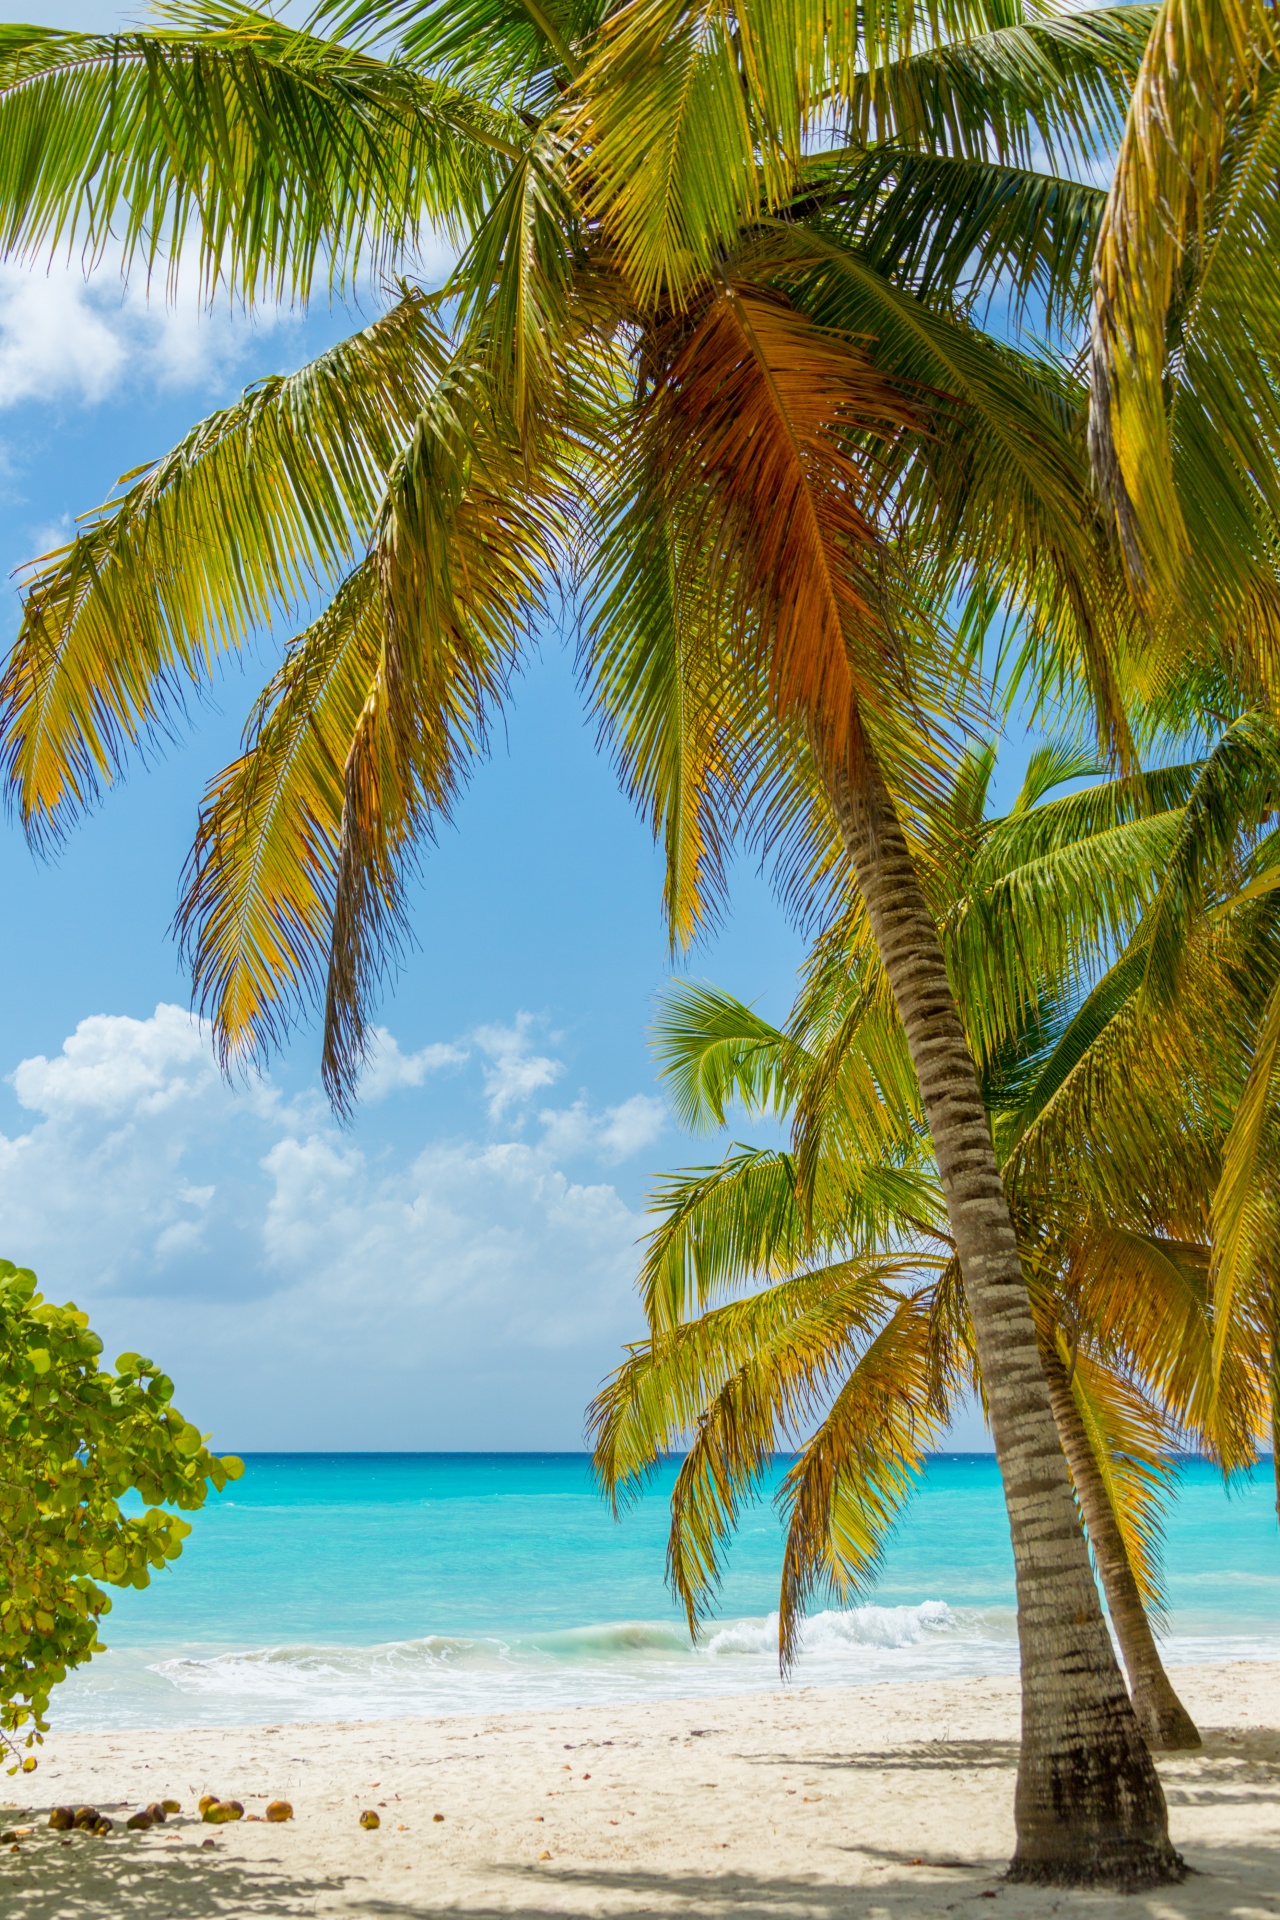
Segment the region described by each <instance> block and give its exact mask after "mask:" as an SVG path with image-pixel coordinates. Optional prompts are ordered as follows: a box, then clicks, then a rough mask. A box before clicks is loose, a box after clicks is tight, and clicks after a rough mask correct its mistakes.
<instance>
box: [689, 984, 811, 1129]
mask: <svg viewBox="0 0 1280 1920" xmlns="http://www.w3.org/2000/svg"><path fill="white" fill-rule="evenodd" d="M651 1034H652V1045H653V1050H654V1053H655V1055H656V1057H657V1061H658V1074H659V1077H660V1079H661V1080H662V1083H663V1088H664V1090H665V1092H666V1094H667V1098H668V1099H669V1100H670V1102H671V1108H672V1111H673V1113H674V1114H675V1116H676V1118H677V1119H678V1120H679V1122H680V1124H681V1126H683V1127H687V1128H689V1129H690V1130H691V1131H693V1130H695V1129H702V1130H706V1129H709V1128H711V1127H723V1126H724V1125H725V1123H726V1110H727V1108H728V1105H729V1103H730V1101H732V1100H740V1101H742V1103H743V1104H744V1106H745V1107H746V1109H747V1111H748V1113H752V1114H765V1113H768V1112H770V1111H771V1110H778V1111H785V1109H786V1108H787V1107H789V1106H790V1105H791V1103H792V1101H793V1099H794V1098H795V1095H796V1091H797V1089H798V1085H799V1081H800V1077H801V1075H802V1073H803V1071H804V1068H805V1066H806V1064H807V1056H806V1054H805V1052H804V1050H803V1048H801V1047H800V1046H798V1045H797V1043H796V1042H795V1041H794V1040H792V1039H790V1038H789V1037H788V1036H787V1035H786V1034H785V1033H783V1032H782V1031H781V1029H780V1028H778V1027H775V1026H772V1025H771V1024H770V1022H769V1021H767V1020H765V1019H763V1018H762V1017H761V1016H760V1015H759V1014H757V1013H754V1012H753V1011H752V1009H751V1008H750V1007H748V1006H745V1005H744V1004H743V1002H742V1001H741V1000H737V999H735V998H734V996H733V995H732V994H728V993H722V992H721V991H720V990H719V989H718V988H716V987H712V986H706V985H701V984H698V983H696V982H693V981H683V980H681V981H673V982H671V983H670V984H669V985H668V987H667V989H666V991H665V992H664V993H663V995H662V998H661V1000H660V1001H659V1003H658V1012H657V1016H656V1017H655V1019H654V1022H653V1026H652V1029H651Z"/></svg>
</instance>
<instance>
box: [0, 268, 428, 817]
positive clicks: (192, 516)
mask: <svg viewBox="0 0 1280 1920" xmlns="http://www.w3.org/2000/svg"><path fill="white" fill-rule="evenodd" d="M444 355H445V348H444V343H443V340H442V338H441V336H440V334H439V332H438V330H437V329H436V327H435V324H434V321H433V318H432V314H431V310H430V306H429V305H428V303H427V302H425V301H424V300H423V298H422V296H421V295H419V294H416V293H406V294H405V295H404V297H403V298H402V299H401V300H400V301H399V302H398V303H397V305H396V306H395V307H393V308H392V309H391V311H390V312H389V313H387V314H386V315H384V316H383V317H382V318H380V319H379V320H376V321H375V322H374V323H373V324H372V326H370V327H367V328H365V329H364V330H363V331H362V332H360V333H357V334H355V335H353V336H352V337H351V338H350V339H348V340H345V341H343V342H342V343H341V344H340V345H339V346H337V347H334V348H333V349H331V350H330V351H329V352H328V353H325V354H322V355H321V356H320V358H319V359H317V360H315V361H313V362H312V363H311V364H310V365H308V366H306V367H303V368H302V369H301V371H300V372H298V373H295V374H290V375H287V376H276V377H273V378H271V379H267V380H263V381H259V382H258V383H257V385H256V386H254V387H252V388H250V389H249V391H248V392H247V393H246V394H245V396H244V398H243V399H242V400H240V401H238V402H237V403H236V404H235V405H234V406H231V407H226V408H223V409H221V410H220V411H219V412H217V413H215V414H213V415H211V416H210V417H209V418H208V419H207V420H204V421H202V422H201V423H200V424H199V425H198V426H197V427H195V428H194V429H193V430H192V432H191V433H189V434H188V435H187V437H186V438H185V439H184V440H183V441H181V442H180V443H179V445H178V446H177V447H175V448H174V450H173V451H172V452H171V453H170V454H168V455H166V456H165V457H164V458H163V459H162V460H159V461H157V462H156V463H155V464H154V465H152V466H150V467H147V468H143V469H140V470H139V471H138V472H136V473H134V474H129V475H126V476H125V481H126V483H127V487H126V491H125V493H124V494H123V495H122V497H121V498H119V499H118V500H114V501H109V502H108V503H107V504H106V505H105V506H104V507H101V508H99V509H98V510H97V511H96V512H95V513H92V514H90V515H88V516H86V522H85V524H84V527H83V531H82V532H80V533H78V534H77V536H76V538H75V539H74V540H73V541H72V542H71V544H70V545H69V546H68V547H66V548H64V549H62V550H61V551H60V552H58V553H56V554H52V555H50V556H48V557H47V559H46V560H45V561H43V562H36V563H34V565H33V568H32V569H29V570H28V574H27V578H26V580H25V583H24V594H25V605H24V615H23V625H22V631H21V633H20V634H19V637H18V641H17V644H16V646H15V647H14V649H13V651H12V653H11V654H10V656H9V660H8V662H7V664H6V667H5V671H4V676H3V680H2V681H0V715H2V716H3V718H2V725H3V749H2V756H0V765H2V766H3V772H4V775H5V777H6V779H7V783H8V787H9V792H10V795H11V797H12V798H13V800H14V801H15V802H16V804H17V807H18V810H19V813H20V815H21V818H22V820H23V823H24V825H25V826H26V829H27V832H28V833H29V834H30V835H31V836H32V837H33V838H34V839H36V840H40V839H42V838H43V837H45V836H47V835H54V836H56V835H57V834H59V833H60V832H61V831H63V830H64V829H65V827H66V826H67V824H69V822H70V821H71V820H72V819H73V818H74V816H75V815H76V814H77V813H78V812H80V811H81V810H82V809H83V808H85V807H86V806H88V805H89V804H91V803H92V802H93V801H94V800H95V799H96V798H97V796H98V794H99V792H100V790H101V788H102V787H103V786H104V785H107V784H110V783H111V782H112V781H113V780H114V779H115V777H116V776H117V774H118V773H119V771H120V769H121V767H122V765H123V763H124V762H125V760H126V759H127V757H128V755H129V754H130V752H131V751H132V750H134V749H135V748H136V747H137V746H138V745H139V744H140V743H141V742H144V741H145V740H146V739H147V738H148V736H149V735H154V733H155V731H156V730H157V729H162V728H164V727H165V725H166V724H167V723H168V722H170V720H171V718H172V717H173V716H174V715H175V714H176V713H177V712H180V711H181V704H182V699H183V695H184V691H185V690H187V689H189V688H190V687H191V686H192V685H193V684H198V683H199V682H200V681H201V680H202V679H204V678H206V677H207V675H208V674H209V672H210V669H211V666H212V664H213V661H214V660H215V659H216V657H217V656H218V655H219V654H220V653H224V652H226V651H228V650H230V649H233V648H236V647H239V646H240V645H242V644H243V642H244V641H245V640H246V639H247V638H248V636H249V635H250V633H251V632H252V631H253V630H254V628H255V627H257V626H258V625H259V624H260V623H261V622H262V621H264V620H266V619H268V618H270V617H271V616H272V615H273V614H276V613H279V612H280V611H281V610H289V609H291V608H292V607H293V606H295V605H296V603H297V602H298V601H299V600H300V599H301V598H303V597H305V596H306V595H307V594H308V593H309V592H310V591H313V590H314V589H315V588H316V587H320V588H323V587H324V586H325V584H326V583H328V582H331V581H332V580H333V579H334V578H335V577H337V576H338V575H340V574H341V572H342V571H344V570H345V569H346V568H348V567H349V566H350V565H351V563H352V561H353V560H354V558H355V557H356V555H357V554H358V553H359V551H360V550H361V549H362V548H363V547H364V546H365V544H366V542H367V541H368V539H369V537H370V535H371V533H372V530H373V524H374V521H375V518H376V516H377V513H378V510H379V505H380V501H381V498H382V494H383V490H384V488H385V486H386V482H387V477H388V474H389V473H390V471H391V468H392V466H393V465H394V462H395V460H396V459H397V458H398V456H399V454H400V451H401V448H402V447H403V444H404V441H405V439H406V438H407V436H408V434H409V433H410V432H411V430H412V427H413V423H414V421H415V420H416V419H417V417H418V415H419V414H420V413H421V411H422V409H423V407H424V406H425V405H426V404H427V402H428V399H429V396H430V394H431V392H432V390H433V388H434V385H435V383H436V381H437V380H438V378H439V376H440V371H441V367H442V364H443V360H444Z"/></svg>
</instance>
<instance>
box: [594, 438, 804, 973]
mask: <svg viewBox="0 0 1280 1920" xmlns="http://www.w3.org/2000/svg"><path fill="white" fill-rule="evenodd" d="M624 444H625V442H624ZM624 464H625V466H626V468H627V470H628V478H629V479H630V480H631V485H630V486H629V487H628V488H627V490H626V491H625V492H621V493H619V494H615V495H610V496H607V497H606V498H605V499H604V500H603V501H602V502H600V503H599V508H598V520H599V522H600V525H599V531H598V536H597V541H596V546H595V553H594V561H595V564H594V566H593V568H592V573H591V580H590V584H589V586H588V590H587V609H586V620H585V622H584V626H585V633H584V639H583V644H582V648H581V653H580V661H579V665H580V671H581V674H582V679H583V681H584V684H585V687H586V691H587V696H588V698H589V700H590V703H591V706H592V709H593V711H594V713H595V716H596V719H597V721H598V724H599V729H600V737H601V741H602V744H603V745H604V746H605V747H606V749H607V750H608V751H609V752H610V754H611V756H612V758H613V761H614V765H615V767H616V768H617V771H618V776H619V778H620V780H621V781H622V783H623V786H624V788H625V790H626V791H627V793H628V794H629V795H630V797H631V799H632V800H633V801H634V802H635V803H636V805H637V806H638V807H639V808H640V810H641V812H642V814H643V815H644V816H645V818H646V819H647V821H648V822H649V825H650V826H651V828H652V830H653V833H654V837H655V838H656V839H658V840H660V841H661V843H662V846H663V849H664V852H665V855H666V873H665V880H664V886H663V906H664V909H665V914H666V921H667V928H668V931H669V934H670V939H671V944H672V947H673V949H674V950H676V951H685V950H687V949H688V948H689V947H690V946H691V945H692V943H693V941H694V939H695V938H696V936H697V934H698V933H699V931H700V930H701V929H702V928H703V927H704V926H706V925H707V924H709V923H711V924H714V922H715V920H716V919H717V917H718V916H719V914H720V912H721V910H722V909H723V906H724V901H725V895H726V886H727V876H728V867H729V859H730V853H731V848H732V842H733V837H734V836H733V828H734V817H735V815H736V814H737V813H738V812H739V810H740V803H739V798H738V796H739V794H740V789H741V784H742V777H743V773H744V763H745V764H749V763H750V742H752V741H754V740H755V739H757V738H758V737H759V736H760V734H761V731H762V728H761V720H762V718H764V717H765V715H766V713H767V707H766V704H765V702H764V701H763V700H761V701H758V702H752V700H751V698H750V692H751V690H750V689H744V688H743V685H742V682H741V679H740V677H738V676H735V675H731V674H730V673H729V672H728V664H729V663H728V659H727V657H726V651H725V648H724V646H723V644H722V637H721V634H720V631H719V625H718V622H717V620H716V618H715V610H714V608H713V607H712V606H711V605H710V604H709V596H708V593H707V590H706V580H705V571H704V570H702V569H700V568H699V567H698V565H697V560H696V555H694V554H692V553H691V552H690V551H689V542H688V538H687V534H686V533H685V530H684V529H683V527H682V526H681V524H680V515H679V514H678V513H675V514H673V512H672V510H671V503H670V501H669V498H668V495H667V491H666V489H665V488H664V487H663V486H662V484H661V479H660V476H659V475H658V474H657V473H656V472H655V470H654V463H653V462H652V460H651V459H647V458H646V457H645V451H644V449H643V447H641V446H637V447H636V448H635V458H634V460H629V461H626V462H625V463H624ZM633 475H634V478H632V476H633ZM744 692H745V694H746V697H745V698H744ZM743 729H745V730H746V732H747V735H748V740H747V741H744V740H743V738H742V730H743Z"/></svg>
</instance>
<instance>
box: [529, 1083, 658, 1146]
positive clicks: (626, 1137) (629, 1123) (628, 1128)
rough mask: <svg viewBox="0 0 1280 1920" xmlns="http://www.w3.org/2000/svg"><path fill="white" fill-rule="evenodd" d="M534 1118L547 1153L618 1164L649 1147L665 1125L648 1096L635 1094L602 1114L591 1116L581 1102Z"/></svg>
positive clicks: (583, 1102) (577, 1101)
mask: <svg viewBox="0 0 1280 1920" xmlns="http://www.w3.org/2000/svg"><path fill="white" fill-rule="evenodd" d="M538 1118H539V1119H540V1120H541V1122H542V1128H543V1135H542V1144H543V1146H544V1147H545V1148H546V1149H547V1151H548V1152H550V1153H553V1154H557V1155H561V1156H564V1157H568V1156H569V1155H572V1154H580V1153H593V1154H595V1155H596V1156H597V1157H598V1158H599V1159H602V1160H606V1161H612V1162H618V1161H621V1160H629V1159H630V1158H631V1156H632V1154H634V1153H639V1152H640V1151H641V1150H642V1149H643V1148H644V1147H647V1146H650V1145H652V1143H653V1142H654V1141H655V1140H656V1139H657V1138H658V1135H659V1134H660V1133H661V1132H662V1129H663V1128H664V1127H665V1126H666V1124H667V1110H666V1108H665V1107H664V1106H663V1104H662V1102H661V1100H655V1099H654V1098H653V1096H652V1094H647V1093H636V1094H633V1095H632V1096H631V1098H630V1099H629V1100H623V1101H622V1102H621V1103H620V1104H619V1105H618V1106H616V1107H606V1108H605V1110H604V1112H603V1113H594V1112H593V1111H592V1109H591V1107H590V1105H589V1104H588V1102H587V1101H586V1099H585V1098H581V1099H578V1100H575V1101H574V1103H573V1105H572V1106H571V1107H561V1108H558V1109H554V1108H547V1109H544V1110H543V1112H542V1113H540V1114H539V1115H538Z"/></svg>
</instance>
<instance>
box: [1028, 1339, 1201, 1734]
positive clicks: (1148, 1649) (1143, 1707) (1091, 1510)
mask: <svg viewBox="0 0 1280 1920" xmlns="http://www.w3.org/2000/svg"><path fill="white" fill-rule="evenodd" d="M1041 1358H1042V1361H1043V1365H1044V1377H1045V1380H1046V1381H1047V1383H1048V1387H1049V1400H1050V1403H1051V1405H1052V1407H1053V1417H1054V1419H1055V1420H1056V1422H1057V1425H1058V1437H1059V1439H1060V1440H1061V1442H1062V1451H1063V1452H1064V1453H1065V1454H1066V1456H1067V1465H1068V1466H1069V1467H1070V1469H1071V1478H1072V1479H1073V1480H1074V1481H1075V1487H1076V1498H1077V1499H1078V1500H1079V1502H1080V1511H1081V1512H1082V1513H1083V1515H1084V1524H1085V1526H1086V1527H1087V1528H1088V1530H1089V1541H1090V1544H1091V1545H1092V1547H1093V1558H1094V1562H1095V1564H1096V1566H1097V1569H1098V1572H1099V1574H1100V1575H1101V1576H1102V1586H1103V1591H1104V1592H1105V1593H1106V1596H1107V1607H1108V1609H1109V1611H1110V1614H1111V1624H1112V1626H1113V1627H1114V1628H1115V1632H1116V1638H1117V1640H1118V1641H1119V1642H1120V1652H1121V1655H1122V1657H1123V1659H1124V1664H1125V1668H1126V1670H1127V1672H1128V1675H1129V1686H1130V1688H1131V1690H1132V1693H1133V1710H1134V1712H1135V1713H1136V1714H1137V1716H1138V1725H1139V1726H1140V1727H1141V1728H1142V1733H1143V1738H1144V1739H1145V1740H1146V1743H1147V1745H1148V1746H1149V1747H1153V1748H1156V1749H1157V1750H1158V1751H1160V1752H1162V1753H1178V1752H1181V1751H1184V1750H1186V1749H1187V1748H1191V1747H1198V1746H1200V1745H1201V1744H1202V1743H1201V1740H1200V1734H1199V1732H1198V1730H1197V1728H1196V1723H1195V1721H1194V1720H1193V1719H1192V1718H1191V1715H1190V1714H1189V1713H1188V1712H1187V1710H1186V1708H1185V1707H1184V1706H1183V1704H1182V1702H1181V1700H1179V1698H1178V1696H1177V1694H1176V1693H1175V1692H1174V1690H1173V1683H1172V1682H1171V1681H1170V1679H1169V1676H1168V1674H1167V1673H1166V1672H1165V1670H1164V1664H1163V1662H1162V1661H1161V1658H1160V1652H1159V1649H1158V1648H1157V1646H1156V1642H1155V1635H1154V1634H1153V1633H1152V1631H1151V1622H1150V1621H1149V1620H1148V1619H1147V1610H1146V1608H1145V1607H1144V1606H1143V1604H1142V1595H1141V1594H1140V1593H1139V1591H1138V1583H1137V1581H1136V1580H1135V1578H1134V1575H1133V1565H1132V1563H1131V1561H1130V1559H1129V1555H1128V1552H1127V1551H1126V1548H1125V1544H1124V1535H1123V1534H1122V1533H1121V1531H1120V1527H1119V1524H1118V1522H1117V1520H1116V1515H1115V1509H1114V1507H1113V1506H1112V1504H1111V1496H1110V1495H1109V1493H1108V1492H1107V1486H1106V1482H1105V1481H1104V1479H1103V1477H1102V1475H1101V1473H1099V1471H1098V1462H1097V1460H1096V1459H1095V1457H1094V1452H1093V1448H1092V1446H1091V1445H1090V1444H1089V1436H1088V1434H1087V1433H1086V1432H1085V1426H1084V1421H1083V1420H1082V1419H1081V1418H1080V1409H1079V1407H1077V1405H1076V1401H1075V1395H1074V1394H1073V1393H1072V1391H1071V1382H1070V1380H1069V1379H1068V1377H1067V1370H1066V1368H1065V1367H1064V1366H1063V1364H1062V1360H1061V1358H1060V1356H1059V1355H1058V1353H1057V1352H1056V1351H1054V1350H1052V1349H1051V1350H1049V1351H1047V1352H1042V1355H1041Z"/></svg>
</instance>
